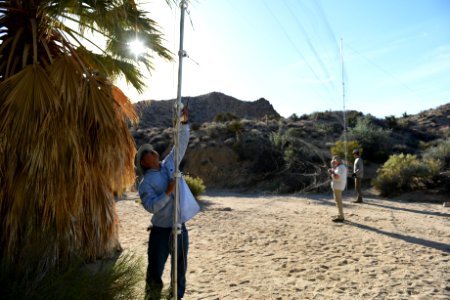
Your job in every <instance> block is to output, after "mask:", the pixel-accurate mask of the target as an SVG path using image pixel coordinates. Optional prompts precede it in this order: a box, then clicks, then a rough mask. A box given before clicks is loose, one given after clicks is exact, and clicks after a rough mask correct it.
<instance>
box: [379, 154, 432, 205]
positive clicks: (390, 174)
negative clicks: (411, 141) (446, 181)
mask: <svg viewBox="0 0 450 300" xmlns="http://www.w3.org/2000/svg"><path fill="white" fill-rule="evenodd" d="M439 168H440V165H439V162H438V161H436V160H423V161H421V160H420V159H418V158H417V156H416V155H412V154H406V155H405V154H395V155H392V156H390V157H389V159H388V160H387V161H386V162H385V163H384V165H383V166H382V167H381V168H380V169H379V170H378V171H377V176H376V178H375V179H374V180H373V181H372V184H373V185H374V186H375V187H376V188H377V189H378V190H379V191H380V192H381V194H382V195H383V196H391V195H395V194H400V193H401V192H409V191H414V190H420V189H424V188H425V187H426V186H427V185H428V184H430V183H431V182H432V180H433V178H434V177H435V176H437V175H438V173H439Z"/></svg>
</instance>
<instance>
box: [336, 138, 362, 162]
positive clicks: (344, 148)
mask: <svg viewBox="0 0 450 300" xmlns="http://www.w3.org/2000/svg"><path fill="white" fill-rule="evenodd" d="M354 149H359V153H360V154H362V148H361V146H360V145H359V143H358V141H354V140H353V141H347V143H345V142H344V141H337V142H336V143H335V144H334V146H333V147H331V149H330V152H331V154H332V155H338V156H340V157H341V158H343V159H344V158H345V157H346V156H345V154H347V162H346V164H347V165H352V164H353V162H354V161H355V159H354V158H353V150H354Z"/></svg>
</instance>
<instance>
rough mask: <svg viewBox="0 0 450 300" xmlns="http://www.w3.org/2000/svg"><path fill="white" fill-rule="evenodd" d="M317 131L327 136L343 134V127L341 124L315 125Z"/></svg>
mask: <svg viewBox="0 0 450 300" xmlns="http://www.w3.org/2000/svg"><path fill="white" fill-rule="evenodd" d="M315 127H316V129H317V130H318V131H319V132H323V133H325V134H333V133H340V132H342V129H343V127H342V125H341V124H339V123H331V124H317V123H316V124H315Z"/></svg>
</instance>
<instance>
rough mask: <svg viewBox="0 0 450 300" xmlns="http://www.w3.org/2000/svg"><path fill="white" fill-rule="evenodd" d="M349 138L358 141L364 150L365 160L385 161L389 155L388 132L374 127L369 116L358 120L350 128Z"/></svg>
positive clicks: (376, 126)
mask: <svg viewBox="0 0 450 300" xmlns="http://www.w3.org/2000/svg"><path fill="white" fill-rule="evenodd" d="M349 133H350V135H349V138H350V139H352V140H356V141H358V143H359V144H360V145H361V147H362V148H364V149H365V150H366V152H365V158H366V159H367V160H371V161H375V162H383V161H385V160H386V159H387V158H388V157H389V155H390V154H391V141H390V139H389V136H390V134H391V131H390V130H384V129H383V128H381V127H380V126H378V125H376V124H375V123H374V121H373V119H372V118H371V117H370V116H367V117H363V118H358V120H357V122H356V125H355V127H353V128H350V130H349Z"/></svg>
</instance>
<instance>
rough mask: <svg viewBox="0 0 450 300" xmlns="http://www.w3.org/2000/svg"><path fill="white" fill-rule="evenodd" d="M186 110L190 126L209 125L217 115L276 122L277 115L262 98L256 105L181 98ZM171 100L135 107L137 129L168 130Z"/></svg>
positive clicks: (222, 98)
mask: <svg viewBox="0 0 450 300" xmlns="http://www.w3.org/2000/svg"><path fill="white" fill-rule="evenodd" d="M182 102H183V104H188V106H189V119H190V121H191V123H197V124H202V123H205V122H212V121H213V120H214V117H216V116H217V115H218V114H223V113H232V114H233V115H235V116H237V117H238V118H240V119H249V120H253V119H260V118H263V117H266V116H267V117H271V118H279V117H280V115H279V114H278V113H277V112H276V111H275V109H274V108H273V106H272V105H271V104H270V102H269V101H267V100H266V99H264V98H261V99H258V100H256V101H252V102H248V101H241V100H238V99H236V98H233V97H230V96H227V95H225V94H222V93H218V92H213V93H209V94H206V95H201V96H196V97H183V98H182ZM174 103H175V100H173V99H172V100H163V101H156V100H147V101H141V102H138V103H136V104H135V107H136V110H137V112H138V115H139V117H140V122H139V125H138V127H139V128H147V127H169V126H172V113H173V112H172V108H173V105H174Z"/></svg>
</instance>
